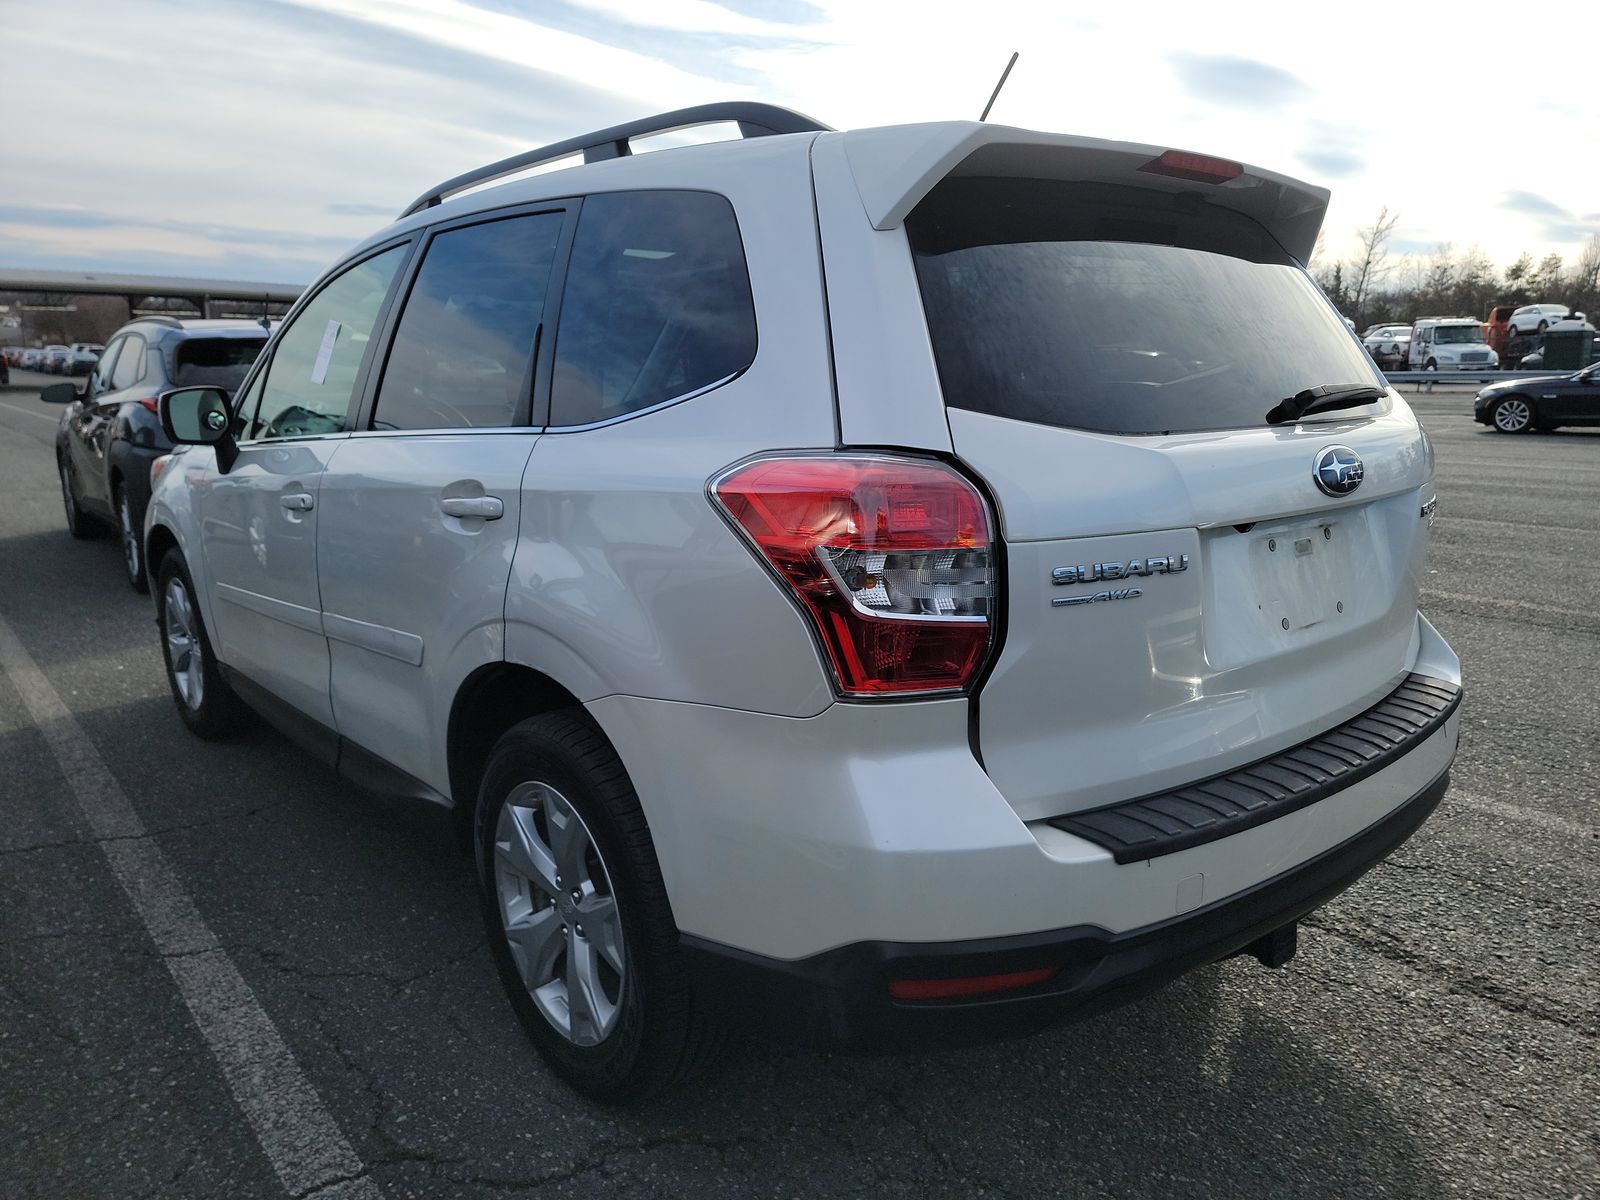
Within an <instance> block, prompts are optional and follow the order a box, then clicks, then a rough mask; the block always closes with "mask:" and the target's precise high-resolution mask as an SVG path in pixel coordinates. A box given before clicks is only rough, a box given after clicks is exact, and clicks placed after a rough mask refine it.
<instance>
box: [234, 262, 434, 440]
mask: <svg viewBox="0 0 1600 1200" xmlns="http://www.w3.org/2000/svg"><path fill="white" fill-rule="evenodd" d="M405 251H406V247H405V246H403V245H402V246H395V247H394V248H393V249H390V250H385V251H384V252H383V253H382V254H375V255H373V256H372V257H371V258H368V259H364V260H363V261H361V262H359V263H357V264H356V265H355V266H353V267H351V268H349V269H348V270H346V271H345V272H344V273H343V274H342V275H339V276H337V277H336V278H335V279H334V280H333V281H332V282H331V283H329V284H328V285H327V286H325V287H324V288H323V289H322V290H321V291H320V292H318V293H317V294H316V296H315V297H313V298H312V300H311V302H310V303H309V304H307V305H306V306H305V308H303V309H301V310H300V313H299V314H298V315H297V316H296V317H295V319H294V323H293V324H291V325H290V326H289V327H288V328H287V329H285V330H284V331H283V333H282V334H281V335H280V336H279V338H278V344H277V345H276V346H275V347H274V348H273V351H272V362H271V364H270V365H269V366H268V368H267V378H266V383H265V385H264V386H263V388H262V393H261V404H260V406H259V408H258V409H257V410H256V413H255V419H254V420H253V421H252V422H251V423H250V428H249V431H248V436H249V437H250V438H280V437H304V436H306V435H307V434H318V433H338V432H339V431H340V430H342V429H344V428H345V416H346V413H347V412H348V410H349V408H350V396H351V394H352V393H353V392H354V391H355V386H356V377H357V376H358V375H359V374H360V372H361V361H362V358H363V357H364V356H365V354H366V350H367V344H368V342H369V341H371V338H372V328H373V326H374V325H376V324H377V321H378V313H379V310H381V309H382V308H383V301H384V297H385V296H387V295H388V293H389V285H390V284H391V283H392V282H393V280H394V276H395V272H396V271H397V270H399V267H400V263H401V261H402V260H403V259H404V258H405Z"/></svg>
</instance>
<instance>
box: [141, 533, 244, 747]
mask: <svg viewBox="0 0 1600 1200" xmlns="http://www.w3.org/2000/svg"><path fill="white" fill-rule="evenodd" d="M156 625H157V627H158V628H159V629H160V630H161V654H162V658H163V660H164V661H165V663H166V668H167V686H168V687H169V688H171V689H172V699H173V701H174V702H175V703H176V704H177V706H178V716H179V717H180V718H182V720H183V723H184V724H185V725H187V726H188V727H189V731H190V732H191V733H193V734H194V735H195V736H196V737H202V738H205V739H206V740H207V741H216V740H218V739H221V738H225V737H229V736H231V735H233V734H235V733H238V732H239V731H240V730H241V729H242V728H244V726H245V722H246V710H245V707H244V705H243V704H242V703H241V702H240V700H239V698H238V697H237V696H235V695H234V694H233V689H231V688H230V687H228V683H227V680H225V679H223V677H222V669H221V666H220V665H219V664H218V662H217V656H216V654H215V653H214V652H213V651H212V649H211V637H210V635H209V634H208V633H207V632H206V623H205V618H203V617H202V616H201V615H200V605H199V603H198V602H197V601H196V599H195V590H194V581H193V580H192V579H190V578H189V568H188V567H187V566H185V565H184V561H183V555H182V554H181V553H180V552H179V551H177V550H175V549H174V550H169V551H167V554H166V557H165V558H163V559H162V560H161V567H160V569H159V570H158V571H157V572H156Z"/></svg>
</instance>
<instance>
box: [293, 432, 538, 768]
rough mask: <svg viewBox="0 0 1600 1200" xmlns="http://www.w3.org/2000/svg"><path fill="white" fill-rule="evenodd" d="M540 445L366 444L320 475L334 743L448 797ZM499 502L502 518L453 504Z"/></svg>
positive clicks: (495, 657) (517, 441)
mask: <svg viewBox="0 0 1600 1200" xmlns="http://www.w3.org/2000/svg"><path fill="white" fill-rule="evenodd" d="M538 437H539V435H538V434H537V433H534V432H533V431H532V430H526V429H524V430H504V431H496V432H487V433H486V432H481V431H480V432H473V433H454V434H449V433H440V434H425V433H423V434H417V433H404V434H396V433H362V434H357V435H355V436H353V437H351V438H350V439H348V440H347V441H346V442H345V444H344V445H343V446H341V447H340V449H339V452H338V453H337V454H335V455H334V457H333V460H332V462H331V463H329V465H328V470H327V472H326V473H325V474H324V476H323V481H322V493H321V498H320V501H319V503H318V508H319V510H320V512H321V519H320V521H319V523H318V529H317V561H318V572H317V573H318V577H319V579H320V580H321V590H322V609H323V617H322V619H323V629H324V631H325V632H326V634H327V637H328V650H329V656H330V659H331V668H332V669H331V674H330V676H329V683H330V687H331V690H332V701H333V714H334V718H335V721H336V723H337V728H338V730H339V732H340V733H341V734H342V735H343V736H345V737H347V738H349V739H350V740H352V741H354V742H355V743H356V744H357V745H359V746H361V747H363V748H364V749H366V750H369V751H371V752H372V753H373V754H376V755H377V756H378V757H379V758H382V759H384V760H386V761H388V762H390V763H392V764H393V765H394V766H397V767H399V768H400V769H401V770H402V771H405V772H406V773H407V774H408V775H412V776H414V777H416V778H418V779H421V780H422V781H423V782H424V783H427V784H428V785H429V786H430V787H432V788H434V789H435V790H436V791H438V792H439V793H440V794H442V795H449V777H450V772H449V765H448V762H447V761H446V756H445V735H446V733H447V732H448V729H449V721H450V705H451V702H452V701H453V700H454V699H455V694H456V690H457V689H458V688H459V687H460V686H461V681H462V680H463V679H465V678H466V677H467V675H469V674H471V673H472V671H474V670H475V669H476V668H478V667H479V666H482V665H483V664H484V663H488V662H497V661H499V659H500V658H501V657H502V655H503V653H504V648H505V618H504V613H505V595H506V580H507V579H508V577H509V576H510V574H511V557H512V554H513V552H514V551H515V549H516V545H517V533H518V515H519V511H520V497H521V494H522V479H523V472H524V470H525V468H526V467H527V465H528V457H529V455H530V454H531V453H532V452H533V447H534V443H535V442H536V441H537V440H538ZM469 496H470V497H483V496H494V497H497V498H498V499H499V500H500V501H501V502H502V504H503V506H504V513H505V515H504V516H502V517H500V518H499V519H498V520H492V521H491V520H486V519H484V518H483V517H473V516H468V517H454V516H449V515H447V514H446V513H445V512H444V511H442V508H441V504H442V503H443V501H445V500H446V499H448V498H451V497H469Z"/></svg>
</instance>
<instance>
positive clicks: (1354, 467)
mask: <svg viewBox="0 0 1600 1200" xmlns="http://www.w3.org/2000/svg"><path fill="white" fill-rule="evenodd" d="M1365 473H1366V469H1365V468H1364V467H1363V466H1362V465H1361V456H1360V455H1359V454H1357V453H1356V452H1355V451H1354V450H1352V449H1350V447H1349V446H1327V447H1324V448H1323V449H1322V450H1321V451H1319V452H1318V454H1317V463H1316V466H1315V467H1313V468H1312V470H1311V476H1312V478H1313V479H1315V480H1316V481H1317V486H1318V487H1319V488H1321V489H1322V490H1323V491H1324V492H1326V493H1327V494H1328V495H1330V496H1348V495H1349V494H1350V493H1351V492H1353V491H1355V490H1356V489H1357V488H1358V487H1360V486H1361V477H1362V476H1363V475H1364V474H1365Z"/></svg>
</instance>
